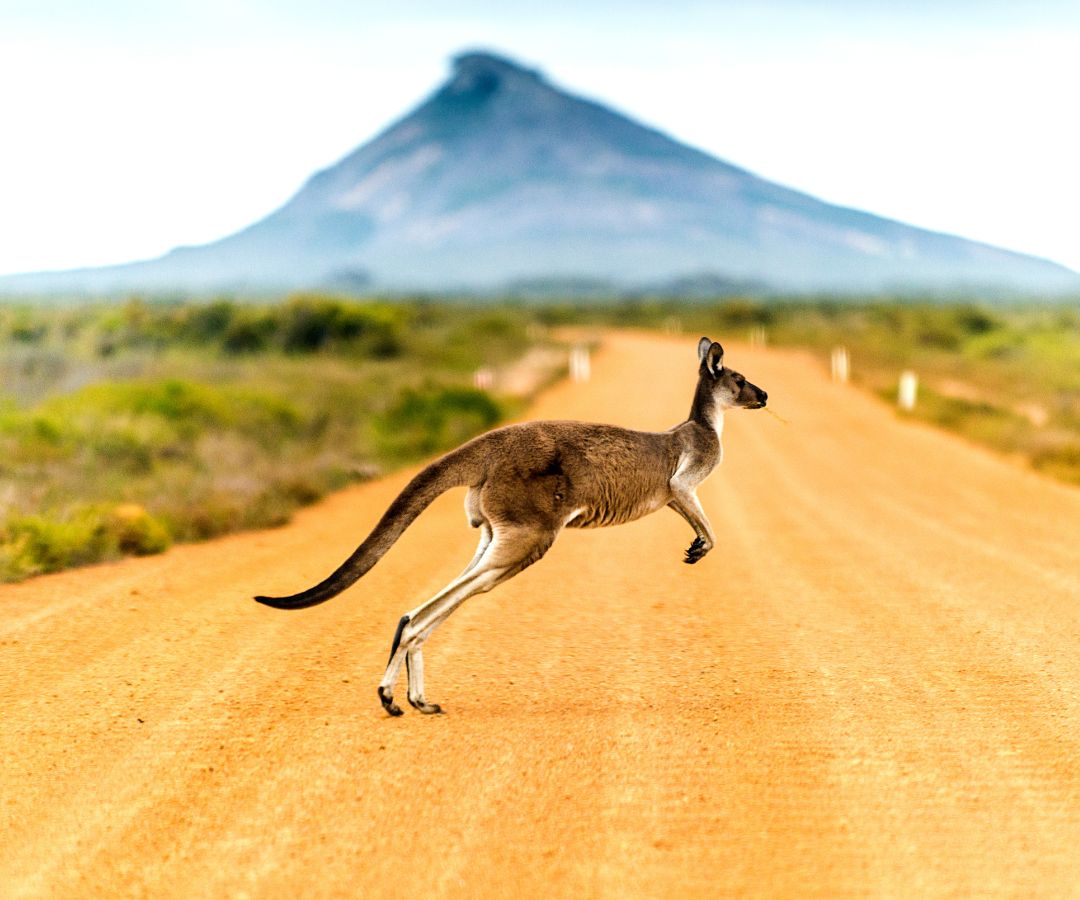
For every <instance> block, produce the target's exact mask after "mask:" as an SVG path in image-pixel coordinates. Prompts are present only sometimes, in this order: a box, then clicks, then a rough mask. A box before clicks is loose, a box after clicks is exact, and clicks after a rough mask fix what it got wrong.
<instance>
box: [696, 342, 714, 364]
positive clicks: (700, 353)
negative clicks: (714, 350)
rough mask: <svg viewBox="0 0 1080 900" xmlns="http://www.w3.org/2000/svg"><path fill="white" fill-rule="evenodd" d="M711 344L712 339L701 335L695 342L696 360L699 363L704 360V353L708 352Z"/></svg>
mask: <svg viewBox="0 0 1080 900" xmlns="http://www.w3.org/2000/svg"><path fill="white" fill-rule="evenodd" d="M711 346H712V341H711V340H709V339H708V338H707V337H703V338H702V339H701V340H700V341H698V342H697V361H698V362H699V363H703V362H705V354H706V353H708V352H709V348H710V347H711Z"/></svg>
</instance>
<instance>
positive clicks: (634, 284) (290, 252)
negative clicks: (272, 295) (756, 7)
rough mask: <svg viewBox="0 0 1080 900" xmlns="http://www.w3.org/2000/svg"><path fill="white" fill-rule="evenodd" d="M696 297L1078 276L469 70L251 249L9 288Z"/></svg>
mask: <svg viewBox="0 0 1080 900" xmlns="http://www.w3.org/2000/svg"><path fill="white" fill-rule="evenodd" d="M882 177H888V173H882ZM680 284H688V285H697V286H700V285H703V284H705V285H707V284H720V285H724V284H727V285H732V284H735V285H753V286H758V287H760V288H762V289H771V290H783V291H795V292H817V291H838V292H857V291H913V290H930V291H937V292H943V291H944V292H948V291H954V290H995V291H1000V290H1006V291H1007V290H1017V291H1028V292H1038V293H1056V292H1061V291H1068V290H1073V291H1075V290H1077V289H1080V276H1078V275H1077V274H1076V273H1075V272H1072V271H1070V270H1068V269H1066V268H1064V267H1062V266H1059V265H1057V264H1055V263H1052V262H1049V261H1046V260H1043V259H1037V258H1034V257H1031V256H1025V255H1023V254H1020V253H1013V252H1010V251H1008V250H1003V249H999V248H996V247H991V246H988V245H986V244H980V243H976V242H974V241H968V240H964V239H962V238H959V237H953V236H950V235H944V234H938V233H934V232H930V231H925V230H922V229H919V228H913V227H911V226H908V225H903V224H901V223H899V222H895V221H891V220H889V219H884V218H880V217H878V216H873V215H870V214H868V213H864V212H857V211H855V210H851V209H845V208H843V207H839V206H833V205H831V204H828V203H823V202H822V201H820V200H817V199H815V198H813V197H810V196H807V195H806V194H802V193H799V192H797V191H793V190H790V189H788V188H784V187H781V186H780V185H777V184H774V183H772V182H769V181H766V180H764V179H762V178H758V177H757V176H755V175H752V174H751V173H749V172H746V171H744V170H743V169H740V168H737V167H735V166H732V165H730V164H728V163H726V162H723V161H722V160H719V159H716V158H714V157H712V156H709V155H708V154H705V153H702V152H700V151H698V150H694V149H692V148H690V147H687V146H685V145H683V144H680V143H678V142H677V141H674V140H672V139H671V138H669V137H667V136H666V135H664V134H661V133H660V132H658V131H655V130H653V129H651V128H648V127H646V126H643V125H641V124H639V123H637V122H634V121H632V120H630V119H628V118H626V117H625V116H622V115H619V114H618V113H616V112H613V111H612V110H610V109H608V108H606V107H604V106H602V105H600V104H597V103H593V102H590V101H588V100H584V99H582V98H580V97H575V96H572V95H570V94H567V93H565V92H564V91H561V90H559V89H558V88H556V87H554V86H552V85H551V84H550V83H549V82H548V81H547V80H546V79H545V78H544V77H543V76H542V75H540V74H539V73H538V72H536V71H533V70H530V69H526V68H523V67H522V66H519V65H517V64H515V63H514V62H512V61H510V60H507V59H504V58H501V57H498V56H494V55H491V54H487V53H466V54H464V55H462V56H459V57H457V58H456V59H455V61H454V67H453V72H452V74H451V76H450V78H449V80H448V81H447V82H446V83H445V84H444V85H443V86H442V87H440V88H439V89H438V90H437V91H436V92H435V93H434V94H432V95H431V96H430V97H429V98H428V99H427V100H425V101H424V102H423V103H422V104H421V105H420V106H419V107H417V108H416V109H415V110H413V111H412V112H411V113H409V114H408V115H406V116H405V117H404V118H402V119H401V120H399V121H398V122H396V123H394V124H393V125H391V126H390V127H389V128H388V129H387V130H386V131H384V132H383V133H382V134H380V135H379V136H378V137H376V138H375V139H374V140H372V141H370V142H369V143H367V144H364V145H363V146H361V147H360V148H358V149H357V150H355V151H354V152H353V153H351V154H349V155H348V156H347V157H345V158H344V159H343V160H341V162H339V163H337V164H336V165H334V166H332V167H331V168H329V169H326V170H324V171H322V172H319V173H317V174H316V175H314V176H313V177H312V178H311V179H310V180H309V181H308V182H307V184H305V185H304V187H303V188H302V189H301V190H300V191H299V192H298V193H297V194H296V195H295V196H294V197H293V198H292V199H291V200H289V201H288V202H287V203H286V204H285V205H284V206H283V207H281V208H280V209H278V210H277V211H276V212H274V213H272V214H271V215H269V216H267V217H266V218H265V219H262V220H261V221H259V222H256V223H255V224H253V225H251V226H250V227H248V228H245V229H244V230H243V231H240V232H238V233H237V234H234V235H231V236H230V237H227V238H224V239H222V240H219V241H215V242H214V243H211V244H205V245H202V246H198V247H180V248H177V249H176V250H173V251H172V252H170V253H168V254H166V255H165V256H163V257H161V258H159V259H154V260H148V261H144V262H137V263H131V264H127V265H120V266H109V267H105V268H97V269H79V270H72V271H66V272H52V273H36V274H30V275H20V276H10V277H7V278H2V279H0V290H2V291H5V292H7V293H11V292H49V291H67V290H76V291H87V292H95V293H105V292H112V291H136V290H137V291H174V290H175V291H196V292H203V291H222V290H233V291H276V290H285V289H291V288H298V287H317V286H324V287H337V288H365V289H374V290H388V291H394V290H398V291H408V290H464V291H473V290H479V291H485V290H500V289H506V288H508V287H509V288H514V286H521V285H525V286H528V290H531V291H534V292H535V291H537V290H540V291H541V292H543V291H548V292H554V293H557V292H559V291H562V290H570V291H573V289H574V286H575V285H577V286H580V285H588V286H589V289H588V291H587V292H592V293H596V292H603V291H604V290H607V289H609V288H610V289H611V290H634V289H643V288H644V289H649V288H661V289H663V288H664V287H665V286H678V285H680ZM537 286H540V287H539V288H538V287H537Z"/></svg>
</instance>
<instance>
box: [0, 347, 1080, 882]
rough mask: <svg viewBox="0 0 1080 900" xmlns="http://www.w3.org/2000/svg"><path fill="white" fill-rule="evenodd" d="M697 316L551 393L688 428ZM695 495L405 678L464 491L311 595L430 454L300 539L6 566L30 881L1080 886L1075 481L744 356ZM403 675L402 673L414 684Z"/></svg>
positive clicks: (481, 604)
mask: <svg viewBox="0 0 1080 900" xmlns="http://www.w3.org/2000/svg"><path fill="white" fill-rule="evenodd" d="M694 344H695V342H694V340H692V339H690V338H688V339H685V340H679V341H676V340H666V339H661V338H645V337H637V336H628V335H616V336H612V337H611V338H610V340H609V341H608V342H607V344H606V349H605V350H603V351H602V352H601V353H600V354H599V355H598V356H597V358H596V360H595V365H594V377H593V380H592V382H591V383H589V384H586V385H571V384H563V385H560V386H558V387H557V388H555V389H553V390H552V391H550V392H549V393H548V394H547V395H545V397H544V398H543V400H542V401H541V402H540V403H539V404H538V405H537V407H536V409H535V410H534V414H535V416H536V417H567V418H584V419H599V420H605V421H613V422H617V423H621V424H626V425H630V426H636V427H645V428H663V427H667V426H669V425H671V424H674V422H675V421H677V420H678V419H679V418H680V417H681V416H682V415H683V414H684V413H685V412H686V410H687V409H688V408H689V404H690V391H691V387H692V383H693V380H694V375H695V373H694V369H695V362H694ZM728 361H729V362H731V363H732V364H733V365H734V366H735V367H736V368H739V369H741V370H742V371H743V372H744V373H745V374H747V375H748V376H749V377H750V378H751V380H753V381H756V382H757V383H759V384H761V385H762V386H763V387H765V388H766V389H767V390H768V391H769V395H770V403H772V404H773V405H774V406H775V408H776V409H777V410H778V411H779V412H781V413H783V414H784V415H785V416H786V417H787V418H789V419H790V420H791V424H790V425H789V426H784V425H782V424H781V423H779V422H778V421H777V420H775V419H773V418H770V417H768V416H767V415H766V414H765V413H761V412H740V413H732V414H731V415H730V416H729V417H728V424H727V432H726V435H725V445H726V451H727V459H726V461H725V463H724V465H723V466H722V467H721V468H720V469H719V470H718V471H717V472H716V473H714V474H713V476H712V478H711V479H710V480H709V481H708V482H706V484H705V485H704V486H703V487H702V489H701V492H700V493H701V498H702V501H703V504H704V506H705V508H706V510H707V511H708V512H709V514H710V516H711V518H712V521H713V523H714V524H715V526H716V529H717V531H718V533H719V546H718V547H717V549H715V550H714V551H713V552H712V554H711V555H710V556H709V557H707V558H706V559H705V560H704V561H703V562H701V563H700V564H698V565H697V566H693V567H690V566H685V565H683V564H682V562H681V558H682V553H683V549H684V548H685V547H686V546H687V545H688V544H689V543H690V539H691V537H692V535H691V534H690V531H689V529H688V528H687V526H686V524H685V523H684V522H683V521H682V520H681V519H680V518H679V517H678V516H676V515H675V514H673V513H670V512H668V511H666V510H665V511H662V512H660V513H658V514H656V515H654V516H652V517H651V518H648V519H645V520H643V521H641V522H638V523H635V524H632V525H628V526H624V527H621V528H614V529H609V530H604V531H594V532H568V533H567V534H564V535H563V536H562V538H561V539H560V540H559V541H558V542H557V543H556V545H555V547H554V548H553V549H552V551H551V552H550V553H549V554H548V556H547V558H546V559H544V560H543V561H542V562H541V563H539V564H538V565H536V566H534V567H533V568H531V569H529V570H528V571H526V572H525V573H524V574H522V575H521V576H519V577H518V578H517V579H515V580H514V581H513V582H511V583H510V584H508V585H505V586H503V587H501V588H499V589H497V590H496V591H495V592H493V593H491V594H487V595H484V596H481V597H477V598H474V599H473V600H470V601H469V602H468V603H467V604H466V605H465V606H464V607H463V608H462V609H461V610H460V611H459V612H458V613H457V614H456V615H455V616H454V617H453V618H452V619H451V620H450V621H449V623H448V624H447V625H446V626H444V627H443V629H442V630H441V631H440V632H438V634H437V635H436V636H435V637H434V638H433V639H432V641H431V642H430V643H429V644H428V653H427V664H428V666H427V667H428V696H429V697H430V698H431V699H433V700H435V701H438V702H441V703H443V704H444V706H445V707H446V709H447V710H448V712H449V714H448V715H446V716H442V717H425V716H421V715H419V714H417V713H414V712H413V711H411V710H408V711H407V713H406V715H405V716H404V717H403V718H401V719H390V718H387V717H386V716H385V715H384V714H383V712H382V710H381V708H380V707H379V705H378V703H377V701H376V697H375V685H376V683H377V681H378V678H379V676H380V674H381V672H382V667H383V664H384V663H385V655H386V652H387V649H388V645H389V642H390V638H391V635H392V633H393V630H394V626H395V624H396V622H397V619H398V616H399V615H400V614H401V613H402V612H403V611H405V610H406V609H408V608H410V607H411V606H413V605H415V604H416V603H417V602H418V601H419V600H421V599H423V598H424V597H426V596H428V595H430V594H431V593H433V592H434V591H435V590H436V589H437V588H439V587H440V586H441V585H442V584H443V583H445V582H446V581H447V580H449V579H450V578H451V577H453V576H454V575H456V574H457V572H458V571H459V570H460V568H461V567H462V565H464V563H465V562H466V561H467V560H468V558H469V556H470V555H471V552H472V549H473V542H474V534H473V533H472V532H470V531H469V530H468V529H467V527H466V525H465V521H464V514H463V512H462V508H461V499H462V493H461V492H460V491H459V492H454V493H451V494H449V495H447V496H445V497H443V498H442V499H441V500H440V501H438V502H437V503H436V504H435V505H434V506H433V507H432V508H431V509H430V510H429V511H428V512H427V513H426V514H425V515H424V516H422V517H421V518H420V520H419V521H418V522H417V523H416V524H415V525H414V526H413V527H412V528H411V529H410V530H409V531H408V532H407V533H406V535H405V537H404V538H403V539H402V541H401V542H400V543H399V544H398V545H397V546H396V547H395V548H394V549H393V550H392V551H391V553H390V554H389V555H388V556H387V557H386V558H385V559H384V560H383V561H382V562H381V563H380V564H379V566H377V567H376V568H375V570H374V571H373V572H372V573H371V574H370V575H368V576H367V577H366V578H365V579H364V580H363V581H362V582H360V584H358V585H357V586H356V587H354V588H352V589H351V590H349V591H348V592H347V593H345V594H344V595H342V596H341V597H339V598H337V599H336V600H334V601H332V602H330V603H327V604H325V605H323V606H320V607H317V608H315V609H311V610H307V611H303V612H293V613H285V612H278V611H275V610H270V609H266V608H265V607H261V606H258V605H256V604H255V603H253V602H251V601H250V599H248V598H249V597H250V595H252V594H254V593H257V592H266V593H287V592H289V591H293V590H296V589H299V588H302V587H306V586H307V585H309V584H311V583H312V582H314V581H315V580H316V579H318V578H321V577H322V576H323V575H325V574H326V573H327V572H328V571H329V570H330V569H331V568H333V567H334V566H336V565H337V563H339V562H340V561H341V560H342V559H343V558H344V557H345V556H346V554H347V553H349V552H350V551H351V550H352V549H353V547H354V545H355V544H356V543H357V542H358V540H359V539H360V538H361V537H363V535H364V534H365V533H366V531H367V529H368V528H369V527H370V526H371V525H372V524H373V523H374V522H375V520H376V519H377V517H378V516H379V515H380V514H381V512H382V511H383V509H384V507H385V506H386V505H387V503H388V502H389V500H390V499H391V498H392V497H393V495H394V494H395V492H396V491H397V490H398V489H399V488H400V486H401V485H402V484H403V483H404V481H405V479H406V475H405V474H402V475H397V476H394V477H392V478H389V479H386V480H385V481H381V482H378V483H374V484H370V485H367V486H362V487H359V488H356V489H354V490H350V491H346V492H345V493H342V494H340V495H338V496H335V497H333V498H332V499H330V500H329V501H328V502H325V503H323V504H322V505H320V506H319V507H317V508H313V509H311V510H308V511H306V512H304V513H303V514H302V515H301V516H299V517H298V518H297V520H296V522H295V524H293V525H291V526H290V527H288V528H284V529H281V530H277V531H272V532H263V533H259V534H251V535H243V536H238V537H234V538H229V539H226V540H222V541H217V542H214V543H211V544H207V545H203V546H197V547H182V548H177V549H175V550H173V551H171V552H170V553H168V554H166V555H164V556H162V557H157V558H153V559H146V560H137V561H128V562H124V563H121V564H117V565H109V566H102V567H98V568H93V569H88V570H82V571H79V572H73V573H65V574H61V575H57V576H52V577H48V578H41V579H38V580H35V581H32V582H29V583H27V584H23V585H18V586H9V587H5V588H0V609H2V610H3V615H2V617H0V700H2V706H0V714H2V717H3V719H2V730H0V761H2V771H0V895H3V896H5V897H10V896H24V895H27V896H55V897H78V898H83V897H92V896H152V897H168V896H178V897H179V896H182V897H193V896H218V897H225V896H228V897H243V896H273V897H301V896H303V897H309V896H356V897H382V896H385V897H432V896H436V897H437V896H456V897H477V896H513V897H515V898H517V897H548V896H554V895H561V896H569V897H591V896H604V897H620V898H621V897H628V896H650V897H651V896H677V897H680V898H682V897H686V896H723V895H731V896H747V895H758V896H761V895H770V896H808V895H820V896H829V897H835V896H845V895H872V896H890V897H911V896H940V895H952V896H964V897H966V896H972V895H1015V896H1032V895H1041V896H1063V895H1075V894H1076V893H1077V891H1080V491H1073V490H1069V489H1067V488H1065V487H1061V486H1058V485H1055V484H1051V483H1049V482H1046V481H1043V480H1040V479H1039V478H1038V477H1036V476H1034V475H1031V474H1029V473H1027V472H1024V471H1021V470H1020V469H1018V468H1015V467H1013V466H1011V465H1010V464H1008V463H1006V462H1003V461H999V460H997V459H995V458H992V457H991V456H989V455H987V454H986V453H984V452H981V451H979V450H977V449H974V448H972V447H969V446H967V445H965V444H963V443H961V442H960V441H958V440H955V439H953V438H951V437H948V436H945V435H942V434H938V433H935V432H932V431H930V430H927V429H923V428H921V427H916V426H910V425H904V424H901V423H899V422H897V421H896V420H895V419H894V417H893V416H892V414H891V412H890V411H889V410H888V409H886V408H884V407H882V406H880V405H878V404H877V403H876V402H874V401H872V400H871V399H868V398H867V397H865V396H863V395H861V394H859V393H858V392H856V391H854V390H852V389H848V388H841V387H836V386H833V385H831V384H829V383H828V382H827V381H826V380H825V378H824V377H823V375H822V373H821V370H820V368H819V367H818V366H817V365H815V364H814V363H812V362H811V361H809V360H808V359H807V358H806V357H803V356H800V355H795V354H787V353H778V352H766V351H762V350H750V349H745V348H741V347H729V352H728ZM399 693H403V688H399Z"/></svg>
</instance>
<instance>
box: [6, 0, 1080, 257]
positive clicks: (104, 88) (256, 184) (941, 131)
mask: <svg viewBox="0 0 1080 900" xmlns="http://www.w3.org/2000/svg"><path fill="white" fill-rule="evenodd" d="M475 48H482V49H487V50H493V51H496V52H499V53H502V54H505V55H507V56H510V57H511V58H514V59H516V60H518V61H520V62H522V63H524V64H526V65H528V66H530V67H535V68H538V69H540V70H541V71H542V72H544V73H545V75H546V76H547V77H548V79H549V80H550V81H552V82H553V83H554V84H556V85H558V86H560V87H562V88H564V89H567V90H570V91H572V92H574V93H577V94H580V95H583V96H586V97H589V98H591V99H595V100H599V101H601V102H604V103H606V104H608V105H610V106H612V107H613V108H615V109H617V110H618V111H620V112H623V113H625V114H627V115H630V116H631V117H633V118H635V119H637V120H639V121H641V122H644V123H646V124H648V125H650V126H653V127H655V128H658V129H660V130H661V131H664V132H666V133H668V134H669V135H671V136H672V137H674V138H676V139H678V140H681V141H683V142H685V143H688V144H690V145H692V146H695V147H698V148H700V149H702V150H705V151H706V152H708V153H711V154H713V155H715V156H718V157H720V158H721V159H724V160H727V161H728V162H731V163H734V164H736V165H739V166H742V167H744V168H746V169H749V170H750V171H752V172H754V173H756V174H758V175H761V176H763V177H765V178H769V179H771V180H773V181H776V182H779V183H780V184H783V185H786V186H788V187H793V188H796V189H799V190H802V191H805V192H806V193H809V194H812V195H814V196H816V197H819V198H821V199H823V200H826V201H829V202H831V203H838V204H841V205H845V206H852V207H855V208H858V209H863V210H868V211H870V212H873V213H876V214H878V215H883V216H887V217H889V218H894V219H899V220H900V221H903V222H907V223H910V224H913V225H918V226H921V227H924V228H929V229H933V230H937V231H945V232H950V233H954V234H959V235H962V236H964V237H968V238H973V239H976V240H982V241H986V242H988V243H991V244H996V245H999V246H1003V247H1008V248H1010V249H1013V250H1019V251H1022V252H1026V253H1031V254H1034V255H1037V256H1043V257H1046V258H1049V259H1053V260H1055V261H1057V262H1060V263H1063V264H1065V265H1068V266H1070V267H1072V268H1074V269H1078V270H1080V221H1078V211H1080V176H1078V174H1077V170H1078V162H1077V161H1078V160H1080V124H1078V121H1077V120H1078V116H1077V113H1076V107H1077V100H1076V92H1077V87H1078V86H1080V3H1077V2H1075V0H1032V2H1030V3H1014V2H1002V0H981V2H980V0H937V2H930V0H907V2H903V3H900V2H893V0H862V2H855V0H835V2H816V3H814V2H806V0H758V2H745V0H730V2H725V0H712V2H701V3H699V2H679V0H672V2H669V3H666V4H660V3H655V2H642V0H618V2H616V0H576V2H566V0H546V2H544V3H536V2H534V0H530V2H523V0H500V2H476V0H473V2H457V3H455V2H452V0H441V2H440V0H400V2H398V3H387V2H385V0H378V2H368V0H306V2H296V0H266V2H257V0H190V2H172V3H157V2H154V0H143V2H136V0H95V2H94V3H86V2H84V0H0V274H6V273H11V272H25V271H36V270H42V269H62V268H72V267H77V266H91V265H105V264H110V263H120V262H128V261H131V260H135V259H141V258H149V257H153V256H157V255H160V254H161V253H164V252H166V251H167V250H169V249H171V248H173V247H175V246H179V245H185V244H198V243H204V242H207V241H211V240H214V239H217V238H219V237H223V236H225V235H227V234H230V233H232V232H233V231H236V230H238V229H240V228H242V227H244V226H246V225H248V224H250V223H252V222H254V221H256V220H257V219H259V218H261V217H262V216H264V215H266V214H267V213H269V212H271V211H272V210H274V209H275V208H277V207H278V206H280V205H281V204H282V203H284V202H285V201H286V200H287V199H288V198H289V197H290V196H291V195H292V194H293V193H295V192H296V191H297V190H298V189H299V188H300V187H301V185H302V184H303V183H304V182H305V181H306V180H307V178H308V177H310V176H311V175H312V174H313V173H314V172H316V171H317V170H319V169H322V168H325V167H327V166H329V165H332V164H333V163H335V162H336V161H337V160H339V159H340V158H342V157H343V156H345V155H347V154H348V153H349V152H350V151H351V150H353V149H354V148H355V147H357V146H359V145H360V144H361V143H363V142H365V141H367V140H369V139H370V138H372V137H374V136H375V135H376V134H378V133H379V132H380V131H381V130H382V129H383V128H385V127H386V126H387V125H388V124H390V123H391V122H392V121H394V120H395V119H397V118H400V117H401V116H402V115H404V114H405V113H407V112H408V111H409V110H410V109H411V108H412V107H413V106H415V105H416V104H417V103H419V102H421V101H422V100H423V99H424V98H425V97H426V96H427V95H428V94H430V93H431V92H432V91H433V90H434V89H436V88H437V87H438V85H439V84H440V83H441V82H442V81H443V80H444V79H445V78H446V77H447V74H448V71H449V68H448V67H449V61H450V59H451V58H452V57H453V56H454V55H455V54H457V53H459V52H461V51H463V50H467V49H475Z"/></svg>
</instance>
